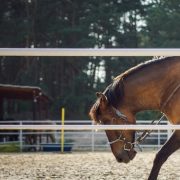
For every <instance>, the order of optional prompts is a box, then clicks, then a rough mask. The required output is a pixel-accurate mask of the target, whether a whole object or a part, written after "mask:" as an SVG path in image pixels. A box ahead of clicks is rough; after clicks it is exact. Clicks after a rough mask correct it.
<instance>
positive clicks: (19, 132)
mask: <svg viewBox="0 0 180 180" xmlns="http://www.w3.org/2000/svg"><path fill="white" fill-rule="evenodd" d="M43 122H44V123H48V121H37V122H36V121H0V128H1V131H0V137H4V139H3V141H2V139H1V144H0V146H1V145H6V141H8V139H6V138H7V137H14V136H16V137H18V139H16V140H18V142H19V146H20V149H21V151H22V150H23V149H27V148H35V149H36V150H42V148H41V146H42V144H46V146H50V147H51V146H53V145H57V146H60V145H58V144H60V137H61V128H60V127H62V126H60V125H58V124H60V121H49V123H53V124H57V125H53V126H54V127H56V128H53V129H52V128H50V127H51V126H49V125H48V128H45V129H44V126H47V125H42V124H43ZM32 123H34V125H32ZM80 123H81V124H80ZM91 123H92V121H66V125H65V126H64V127H77V128H70V129H69V128H68V129H66V131H65V132H64V133H65V136H64V137H65V144H66V146H69V145H70V146H72V150H73V151H84V150H88V151H97V150H103V151H104V150H108V151H109V150H110V147H109V144H108V141H107V137H106V135H105V132H104V131H102V130H104V129H105V128H104V127H103V128H102V129H100V131H97V130H98V127H100V126H99V125H98V126H96V125H91ZM149 123H150V121H138V122H137V124H138V125H136V126H139V127H143V128H141V130H142V129H144V127H149V126H150V125H148V124H149ZM12 124H17V125H15V127H17V128H12V129H11V130H10V128H9V129H8V127H11V126H12ZM28 124H29V125H28ZM40 124H41V125H40ZM166 124H167V121H163V122H162V123H161V125H158V126H155V125H153V127H156V128H154V129H155V130H153V132H152V134H151V136H150V137H148V138H147V140H145V143H144V144H142V148H159V147H161V145H162V144H163V143H164V142H165V141H166V139H168V138H169V136H170V135H171V132H172V131H171V130H172V129H171V128H169V129H168V130H167V127H169V125H166ZM4 126H6V128H7V129H3V128H2V127H4ZM13 126H14V125H13ZM78 126H79V127H84V126H86V127H88V128H87V129H86V130H84V129H83V128H82V129H81V128H78ZM160 126H163V127H166V129H164V128H163V129H160V128H159V127H160ZM22 127H26V129H23V128H22ZM27 127H31V128H30V129H29V128H27ZM37 127H38V128H37ZM40 127H43V128H42V129H41V128H40ZM92 127H93V128H92ZM121 127H126V129H129V128H128V127H129V126H121ZM151 127H152V126H151ZM40 129H41V130H40ZM75 129H76V130H75ZM115 129H118V128H115ZM148 129H149V128H148ZM32 135H33V136H37V137H39V135H41V136H42V137H43V138H42V139H44V140H45V141H47V136H48V135H54V136H55V143H54V144H52V142H51V143H50V142H44V140H41V142H40V141H37V142H35V143H34V144H27V143H26V142H25V138H26V137H27V136H32ZM37 139H38V138H37ZM48 143H50V144H48Z"/></svg>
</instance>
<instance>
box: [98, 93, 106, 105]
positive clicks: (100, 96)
mask: <svg viewBox="0 0 180 180" xmlns="http://www.w3.org/2000/svg"><path fill="white" fill-rule="evenodd" d="M96 96H97V97H98V98H99V100H100V104H99V105H100V108H106V107H107V105H108V100H107V97H106V96H105V95H104V94H103V93H102V92H97V93H96Z"/></svg>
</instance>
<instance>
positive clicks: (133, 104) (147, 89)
mask: <svg viewBox="0 0 180 180" xmlns="http://www.w3.org/2000/svg"><path fill="white" fill-rule="evenodd" d="M178 66H179V68H180V63H178ZM156 68H157V69H150V68H147V69H146V70H145V71H140V72H137V73H136V74H134V75H133V76H130V77H127V79H126V80H125V86H124V87H125V89H124V91H125V97H124V102H123V103H124V104H123V106H126V107H128V108H129V109H130V110H131V111H133V112H135V113H136V112H139V111H142V110H148V109H155V110H161V106H162V105H163V101H165V100H166V98H168V97H167V96H168V94H170V93H171V92H172V90H173V88H175V86H177V85H176V84H177V83H178V82H177V83H176V82H174V81H175V79H176V81H179V83H180V77H179V75H178V78H179V80H178V78H174V76H175V77H177V74H178V73H174V72H173V73H174V74H173V75H171V74H172V73H171V72H170V70H169V69H168V66H167V65H166V66H165V65H164V66H161V67H160V66H159V67H156ZM177 70H178V69H177ZM170 73H171V74H170ZM175 74H176V75H175ZM172 76H173V77H172ZM167 91H169V92H168V93H167Z"/></svg>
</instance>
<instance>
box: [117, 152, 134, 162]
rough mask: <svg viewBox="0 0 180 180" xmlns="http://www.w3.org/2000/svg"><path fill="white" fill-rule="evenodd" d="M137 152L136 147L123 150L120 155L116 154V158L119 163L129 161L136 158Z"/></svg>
mask: <svg viewBox="0 0 180 180" xmlns="http://www.w3.org/2000/svg"><path fill="white" fill-rule="evenodd" d="M136 153H137V152H136V151H135V150H134V149H132V150H130V151H125V150H123V151H121V152H120V153H119V154H118V156H116V160H117V162H119V163H129V162H130V161H131V160H133V159H134V157H135V156H136Z"/></svg>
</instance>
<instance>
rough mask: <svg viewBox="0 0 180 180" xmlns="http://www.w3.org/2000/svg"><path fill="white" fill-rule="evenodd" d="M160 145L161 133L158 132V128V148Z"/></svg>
mask: <svg viewBox="0 0 180 180" xmlns="http://www.w3.org/2000/svg"><path fill="white" fill-rule="evenodd" d="M160 146H161V134H160V130H159V129H158V148H160Z"/></svg>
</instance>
